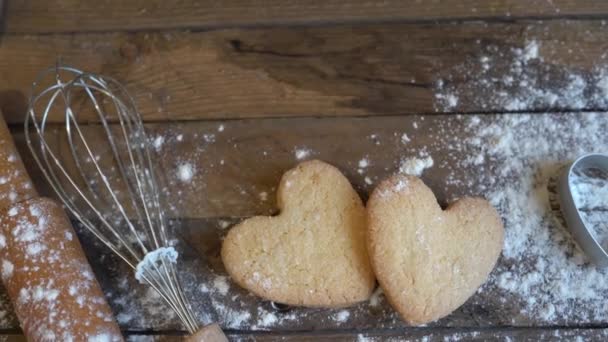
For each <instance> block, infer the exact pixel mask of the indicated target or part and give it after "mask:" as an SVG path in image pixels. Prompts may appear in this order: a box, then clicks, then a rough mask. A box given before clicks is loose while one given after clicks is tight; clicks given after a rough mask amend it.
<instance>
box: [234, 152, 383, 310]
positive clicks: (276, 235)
mask: <svg viewBox="0 0 608 342" xmlns="http://www.w3.org/2000/svg"><path fill="white" fill-rule="evenodd" d="M277 199H278V207H279V209H280V210H281V212H280V214H279V215H278V216H258V217H253V218H250V219H248V220H245V221H243V222H242V223H240V224H238V225H237V226H235V227H234V228H232V229H231V230H230V232H229V233H228V235H227V236H226V238H225V239H224V242H223V244H222V260H223V262H224V265H225V267H226V270H227V271H228V273H229V274H230V276H231V277H232V279H233V280H234V281H236V282H237V283H238V284H239V285H240V286H242V287H244V288H245V289H247V290H249V291H251V292H253V293H255V294H256V295H258V296H260V297H263V298H265V299H268V300H272V301H276V302H280V303H285V304H290V305H300V306H308V307H340V306H347V305H350V304H354V303H357V302H361V301H364V300H366V299H368V298H369V296H370V295H371V293H372V291H373V289H374V285H375V278H374V274H373V271H372V268H371V265H370V261H369V257H368V253H367V247H366V242H365V234H366V214H365V207H364V206H363V203H362V202H361V199H360V198H359V195H358V194H357V193H356V192H355V190H354V189H353V188H352V186H351V184H350V183H349V181H348V180H347V179H346V177H344V175H342V173H341V172H340V171H339V170H338V169H336V168H335V167H333V166H331V165H329V164H326V163H324V162H321V161H316V160H315V161H308V162H304V163H301V164H300V165H298V166H297V167H295V168H294V169H292V170H289V171H288V172H286V173H285V174H284V175H283V178H282V179H281V183H280V185H279V188H278V191H277Z"/></svg>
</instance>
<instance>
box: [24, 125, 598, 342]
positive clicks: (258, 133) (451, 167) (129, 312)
mask: <svg viewBox="0 0 608 342" xmlns="http://www.w3.org/2000/svg"><path fill="white" fill-rule="evenodd" d="M528 126H530V127H533V129H530V130H528V131H524V132H528V133H525V134H528V135H527V136H525V137H523V138H525V139H524V140H525V141H523V142H520V141H519V138H517V136H515V137H514V136H512V135H511V134H514V133H515V132H520V131H521V130H522V129H524V128H525V127H528ZM575 126H576V127H578V128H577V129H578V130H577V131H573V132H578V133H580V134H574V133H569V131H567V130H566V128H568V127H575ZM500 127H503V129H505V131H504V132H503V133H504V134H505V137H504V139H507V140H508V141H502V140H501V139H503V137H502V136H500V135H497V134H499V133H497V132H500V130H499V128H500ZM509 127H511V129H510V130H509V129H508V128H509ZM589 127H591V128H589ZM607 127H608V116H602V115H593V114H588V113H563V114H552V115H531V116H524V115H510V116H508V115H496V116H495V115H482V116H455V115H434V116H404V117H366V118H291V119H265V120H260V119H256V120H228V121H222V122H212V121H201V122H182V123H172V124H168V123H158V124H148V125H147V128H148V129H149V131H150V132H151V137H152V138H153V144H154V145H156V146H158V150H157V152H156V153H157V154H156V156H157V157H158V159H160V163H161V165H160V166H159V169H158V170H159V171H161V172H164V173H165V174H166V175H167V179H168V187H167V190H166V191H165V192H164V193H163V198H166V199H167V202H169V203H170V204H171V205H172V208H171V210H170V214H171V216H173V217H177V218H179V220H175V221H173V224H172V227H173V229H175V234H176V235H177V236H178V240H179V241H180V246H179V249H180V251H181V253H182V254H181V255H182V259H180V260H182V277H183V278H182V280H183V283H184V284H185V290H186V293H187V295H188V296H189V297H190V298H192V299H193V307H194V308H195V310H196V312H197V315H198V316H199V317H200V318H201V320H203V321H204V320H205V318H207V319H209V320H212V321H220V322H221V323H222V324H223V326H224V327H225V328H229V329H235V330H245V331H264V330H273V331H275V330H276V331H282V332H297V331H313V330H331V331H336V330H339V331H344V330H347V331H351V330H358V329H362V330H365V329H368V330H372V329H402V328H404V327H405V324H404V323H403V322H402V321H401V320H400V319H399V317H398V316H397V314H396V313H395V312H394V311H393V310H392V309H391V308H390V307H389V306H388V304H387V303H386V301H384V300H383V299H382V296H379V297H377V300H374V301H372V302H370V303H367V302H366V303H362V304H360V305H356V306H354V307H352V308H349V309H348V310H347V312H348V314H347V315H346V316H347V318H346V319H344V321H342V320H341V319H339V318H338V317H339V316H340V312H341V311H340V310H329V309H295V308H291V309H288V310H286V311H283V310H276V309H275V308H273V307H272V306H271V304H270V303H267V302H263V301H260V300H259V299H258V298H256V297H253V296H252V295H251V294H248V293H247V292H246V291H245V290H243V289H240V288H239V287H238V286H236V285H235V284H233V283H231V282H230V281H229V280H228V279H227V278H225V276H226V274H225V272H224V269H223V266H222V263H221V260H220V259H219V250H220V245H221V238H222V236H223V235H224V234H225V233H226V231H227V228H228V227H230V226H231V225H232V224H234V223H236V222H238V221H239V220H241V219H242V218H243V217H248V216H251V215H258V214H270V213H273V212H276V205H275V200H274V193H275V188H274V187H275V186H276V184H277V182H278V180H279V177H280V175H281V174H282V173H283V172H284V171H285V170H287V169H289V168H291V167H293V166H294V165H295V164H297V163H298V158H297V157H298V155H300V156H302V155H306V156H305V157H306V158H319V159H322V160H326V161H328V162H330V163H332V164H334V165H336V166H338V167H339V168H340V169H341V170H342V171H343V172H344V173H345V175H346V176H347V177H348V178H349V179H350V180H351V182H352V183H353V185H354V186H355V188H356V189H357V190H358V191H359V192H360V193H361V195H362V197H363V198H366V197H367V194H368V193H369V191H371V189H373V186H374V184H377V183H378V182H379V181H380V180H382V179H383V178H385V177H387V176H388V175H390V174H392V173H394V172H395V171H396V170H398V169H399V166H400V162H401V161H402V160H404V159H409V158H426V157H427V156H431V157H432V159H433V161H434V165H433V166H432V167H430V168H428V169H427V170H425V171H424V173H423V174H422V179H423V180H424V181H425V182H426V183H427V184H428V185H429V186H430V187H431V188H432V189H433V191H434V192H435V194H436V195H437V198H438V201H439V202H440V203H441V204H442V205H445V204H446V203H448V202H450V201H452V200H453V199H455V198H458V197H461V196H463V195H480V196H484V195H487V194H489V193H492V191H496V190H497V189H499V190H500V189H503V190H502V192H501V194H504V195H505V196H506V195H509V194H511V193H513V192H522V193H523V194H527V193H528V192H534V194H536V193H537V192H538V195H537V196H538V198H537V197H535V196H532V195H530V196H531V197H526V198H525V199H524V200H521V201H520V200H512V201H510V202H508V203H506V204H505V203H503V204H502V206H501V207H500V208H501V214H502V215H503V218H504V219H505V222H506V228H507V231H510V232H514V231H515V232H517V231H518V229H522V227H521V226H522V225H525V224H531V225H534V227H529V229H537V230H539V231H541V232H540V233H539V234H540V237H539V236H536V235H534V236H533V237H534V238H538V239H543V238H544V239H548V238H547V237H546V236H544V235H543V234H542V231H545V230H547V231H551V232H553V233H551V234H558V236H560V239H562V242H560V246H562V247H560V248H564V249H566V245H571V244H572V240H571V238H569V237H566V236H564V235H563V232H561V230H563V227H561V226H560V225H559V223H558V220H554V219H550V220H548V221H547V222H544V221H543V222H536V221H535V222H533V223H525V222H524V223H521V222H519V221H513V220H516V219H518V218H519V217H522V216H524V217H525V216H526V215H531V214H532V213H528V210H531V209H529V208H530V207H531V206H532V207H534V208H539V207H540V208H548V207H549V205H550V204H551V203H546V201H548V200H549V199H547V198H548V197H550V196H551V194H554V193H555V189H554V188H555V187H554V186H553V188H551V187H550V186H549V185H547V183H549V184H550V182H549V180H548V179H546V178H547V177H550V176H551V174H552V172H555V171H556V170H557V166H556V164H557V165H559V163H563V162H566V161H567V160H569V159H571V158H573V157H574V156H575V155H576V153H582V152H583V150H584V149H588V148H592V150H587V151H586V152H592V151H594V150H599V149H601V148H602V146H606V145H607V144H608V140H607V139H608V137H606V136H605V135H602V134H599V133H598V132H604V131H605V129H606V128H607ZM483 132H485V133H483ZM478 134H481V135H478ZM483 134H486V135H483ZM520 134H522V133H520ZM480 136H481V137H482V138H479V137H480ZM15 137H16V142H17V145H18V146H19V147H20V148H21V150H22V151H24V150H25V147H24V142H23V136H22V134H21V133H19V132H16V133H15ZM161 137H162V138H161ZM159 138H161V139H160V140H158V139H159ZM520 138H522V137H520ZM530 139H533V140H534V144H533V145H534V146H530V145H529V144H530ZM593 139H595V140H593ZM590 141H593V142H594V143H593V144H591V143H590ZM564 142H567V144H566V143H564ZM504 144H512V145H509V146H510V147H507V148H506V152H504V154H499V155H495V154H492V153H490V152H488V150H487V149H490V150H492V149H496V148H505V146H504ZM520 144H521V145H520ZM92 145H94V146H104V145H103V144H102V143H101V142H99V141H97V140H95V141H92ZM64 148H65V147H64ZM155 148H156V147H155ZM535 149H539V151H540V152H538V154H537V155H534V158H529V157H527V155H526V154H525V153H528V152H527V151H533V150H535ZM298 151H300V152H299V153H298ZM484 151H486V152H484ZM577 151H578V152H577ZM99 153H102V151H100V152H99ZM512 153H516V154H515V155H514V154H512ZM22 155H23V156H24V162H25V164H26V166H27V167H28V170H29V171H30V172H31V173H32V176H33V177H32V178H33V179H35V180H36V181H37V185H39V184H40V183H41V182H43V181H44V180H43V179H42V177H41V175H40V174H39V173H37V172H36V167H35V166H34V164H33V163H32V161H31V159H29V158H28V156H27V153H24V152H22ZM480 156H481V157H480ZM306 158H304V159H306ZM505 158H506V159H505ZM362 160H365V161H366V162H364V163H363V164H367V165H366V166H360V165H361V161H362ZM222 161H223V162H222ZM507 163H515V164H514V165H520V166H521V169H518V168H515V169H514V168H513V166H510V168H508V169H507V170H508V172H507V173H506V174H505V173H504V170H505V167H506V166H507V165H506V164H507ZM184 164H189V165H190V167H191V169H192V170H193V172H192V174H193V177H192V178H191V179H189V177H186V178H188V179H183V177H182V178H180V176H179V167H180V166H181V165H184ZM512 165H513V164H512ZM524 166H525V167H524ZM541 167H542V168H543V169H542V170H543V171H542V173H541V174H540V175H539V174H537V173H536V172H537V171H536V168H541ZM360 169H361V171H360ZM551 170H553V171H551ZM532 178H534V180H535V181H538V182H540V184H541V185H540V186H539V188H536V187H526V186H525V185H522V187H520V188H515V189H511V188H509V186H510V184H512V183H513V182H519V183H517V184H520V183H521V184H529V183H532ZM530 186H532V185H531V184H530ZM41 189H42V190H43V191H42V192H43V193H47V194H48V193H49V192H48V188H47V189H44V188H41ZM536 201H539V202H540V204H537V203H536ZM551 205H552V204H551ZM539 210H540V209H539ZM543 210H545V209H543ZM521 213H524V214H521ZM535 215H536V214H535ZM546 215H553V213H552V212H549V213H546ZM557 215H558V217H559V214H557ZM518 222H519V223H518ZM513 234H515V233H511V234H508V235H507V236H508V238H510V239H514V238H516V237H517V236H514V235H513ZM81 237H82V240H83V243H84V244H85V250H86V251H87V253H88V256H89V258H90V260H91V263H92V264H93V268H94V270H95V271H96V275H97V276H98V278H99V280H100V282H101V283H102V287H103V288H104V290H105V291H106V294H107V295H108V297H109V298H110V303H111V305H112V306H113V308H114V310H115V312H116V313H117V315H118V317H119V320H120V321H121V324H122V325H123V327H126V328H129V329H134V330H138V329H140V330H145V329H155V330H156V331H161V330H166V329H179V327H180V326H179V323H178V321H177V320H176V319H175V317H174V316H172V315H170V314H168V313H167V311H166V310H165V309H163V308H164V306H163V305H162V303H161V302H160V300H159V299H158V298H155V297H154V296H153V295H151V293H150V292H148V291H147V290H146V288H145V287H142V286H140V285H138V284H137V283H136V282H135V280H134V279H133V277H132V276H131V275H130V274H131V271H130V270H128V269H127V266H125V265H123V264H121V263H120V262H118V260H117V258H116V257H113V256H111V255H108V254H107V251H106V250H105V249H104V248H103V246H100V245H99V244H98V243H96V242H94V240H93V239H92V237H91V236H90V235H87V234H83V233H82V232H81ZM530 239H532V237H530ZM563 239H565V240H563ZM564 241H566V242H564ZM517 243H521V242H517V241H513V240H510V242H508V243H507V245H510V246H512V245H513V244H517ZM567 251H568V250H564V251H560V250H559V249H558V250H555V249H552V250H550V252H551V253H555V254H559V253H567ZM505 253H506V252H505ZM510 253H512V252H510ZM577 253H580V252H577ZM560 255H561V254H560ZM538 257H539V256H538V255H536V254H531V256H530V260H523V261H520V260H518V259H517V258H516V257H514V256H513V255H508V254H506V255H505V257H503V258H501V259H500V261H499V263H498V265H497V267H496V270H495V271H494V273H493V275H492V277H491V280H490V281H489V282H488V284H487V285H486V286H484V288H483V290H482V291H479V292H477V293H476V294H475V295H474V296H473V297H472V298H471V299H470V300H469V301H468V302H467V303H466V304H465V305H464V306H462V307H461V308H459V309H458V310H456V311H455V312H454V313H453V314H451V315H450V316H448V317H446V318H444V319H442V320H440V321H438V322H435V323H433V324H430V325H429V327H460V328H466V327H469V328H470V327H473V326H474V327H500V326H524V327H525V326H542V325H547V324H550V325H552V326H565V325H569V326H573V325H574V326H584V325H587V326H589V325H593V326H598V327H604V326H605V325H606V321H605V318H604V316H602V315H600V314H598V312H599V311H601V309H598V307H597V305H599V304H597V303H595V302H593V301H589V300H588V299H585V298H579V297H577V295H576V294H573V296H574V298H573V299H572V300H573V301H574V303H577V304H576V305H575V304H572V305H573V306H572V307H573V308H576V310H573V309H570V306H567V304H564V303H563V302H562V303H561V304H559V305H558V304H557V303H556V309H554V312H553V313H551V312H550V311H549V313H546V312H545V311H543V310H544V309H543V307H542V306H540V304H539V305H535V306H532V307H530V306H528V305H530V304H527V303H530V302H528V301H527V300H528V298H524V297H522V296H524V294H520V293H516V292H515V293H514V292H512V291H509V290H508V288H509V286H513V285H509V284H508V281H509V278H508V277H506V278H505V274H507V275H508V274H510V273H509V272H511V271H513V272H515V270H516V269H518V267H520V266H521V265H526V264H527V263H528V262H531V263H535V261H533V260H535V258H538ZM551 262H553V261H551ZM559 262H562V261H559ZM587 270H588V272H592V271H591V270H589V269H587ZM572 271H573V270H571V269H569V271H568V272H572ZM557 276H559V275H556V274H555V273H552V274H551V277H557ZM541 279H542V277H541ZM571 281H572V279H562V280H560V282H563V283H559V284H560V286H564V287H565V288H571V287H572V286H573V285H572V284H571V283H568V282H571ZM503 282H504V283H506V285H505V284H503ZM575 282H576V286H579V285H580V284H579V283H578V279H577V280H575ZM501 284H502V285H501ZM505 286H506V288H505ZM537 286H538V284H537ZM555 286H557V284H556V285H555ZM580 286H582V285H580ZM585 286H591V285H589V284H587V285H585ZM530 291H532V292H531V294H530V298H531V299H534V300H537V298H543V299H542V300H543V301H557V300H559V298H553V297H550V298H547V297H542V296H546V295H547V293H546V292H542V291H547V290H546V288H545V289H544V290H538V291H537V290H535V289H534V290H530ZM535 291H537V292H535ZM553 291H554V288H553V287H551V290H550V291H549V292H551V293H552V292H553ZM585 296H586V295H585ZM531 303H534V301H532V302H531ZM542 303H543V305H544V304H545V303H544V302H542ZM548 304H551V302H549V303H548ZM551 305H553V304H551ZM568 305H570V304H568ZM598 310H599V311H598ZM540 312H545V313H543V314H540ZM342 317H344V315H343V316H342Z"/></svg>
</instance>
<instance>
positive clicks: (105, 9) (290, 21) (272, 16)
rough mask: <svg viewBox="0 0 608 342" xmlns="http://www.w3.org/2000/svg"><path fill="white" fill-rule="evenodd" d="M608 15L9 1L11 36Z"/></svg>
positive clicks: (411, 5) (555, 10) (543, 5)
mask: <svg viewBox="0 0 608 342" xmlns="http://www.w3.org/2000/svg"><path fill="white" fill-rule="evenodd" d="M607 12H608V5H607V4H606V3H605V2H604V1H601V0H586V1H574V0H551V1H541V0H533V1H531V2H522V1H518V0H506V1H480V0H467V1H458V0H443V1H432V2H428V1H427V2H424V1H416V0H406V1H399V0H389V1H383V2H373V1H361V0H348V1H338V0H329V1H319V0H305V1H296V0H290V1H280V0H264V1H254V0H233V1H223V2H222V3H221V4H220V3H217V2H214V1H210V0H206V1H192V0H190V1H180V2H179V4H176V3H174V2H167V1H161V0H154V1H143V0H138V1H119V0H113V1H102V2H100V1H76V0H71V1H60V0H52V1H41V0H27V1H10V2H8V7H7V18H6V19H7V22H6V30H7V32H11V33H15V32H18V33H49V32H90V31H108V30H112V31H114V30H142V29H167V28H173V29H175V28H187V29H207V28H217V27H223V28H225V27H240V26H259V25H294V24H320V23H353V22H369V21H403V20H406V21H407V20H442V19H469V20H470V19H473V20H474V19H480V18H483V19H488V18H500V19H512V18H518V17H540V18H560V17H561V18H563V17H572V16H589V17H602V16H606V14H607Z"/></svg>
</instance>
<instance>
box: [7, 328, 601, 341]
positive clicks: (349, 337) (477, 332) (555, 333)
mask: <svg viewBox="0 0 608 342" xmlns="http://www.w3.org/2000/svg"><path fill="white" fill-rule="evenodd" d="M227 335H228V338H229V339H230V341H269V342H270V341H301V342H307V341H319V340H323V341H358V342H380V341H386V340H390V341H410V342H435V341H436V342H443V341H462V340H466V341H501V342H502V341H541V340H542V341H602V340H604V339H605V338H606V336H607V335H608V331H607V329H567V328H557V329H553V328H494V329H475V328H470V329H454V328H448V329H441V328H410V329H396V330H384V331H382V330H380V331H378V330H375V331H371V332H368V331H353V332H343V333H331V332H310V333H301V332H300V333H273V332H261V333H246V332H232V333H231V332H229V333H228V334H227ZM183 336H184V333H183V332H173V333H172V334H169V332H161V333H151V334H143V333H141V332H136V331H126V332H125V338H126V340H127V341H132V342H136V341H137V342H153V341H155V342H170V341H183ZM0 341H6V342H22V341H25V338H24V337H23V336H21V335H17V334H10V335H8V334H7V335H4V334H3V335H0Z"/></svg>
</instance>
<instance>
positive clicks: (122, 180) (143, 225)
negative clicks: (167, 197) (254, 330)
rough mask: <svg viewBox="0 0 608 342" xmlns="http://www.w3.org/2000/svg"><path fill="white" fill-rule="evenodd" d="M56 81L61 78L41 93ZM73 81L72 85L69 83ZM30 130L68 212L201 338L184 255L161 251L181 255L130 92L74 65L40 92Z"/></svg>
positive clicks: (35, 151) (57, 72)
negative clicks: (179, 261)
mask: <svg viewBox="0 0 608 342" xmlns="http://www.w3.org/2000/svg"><path fill="white" fill-rule="evenodd" d="M49 75H54V76H55V77H54V80H53V81H52V82H49V83H50V85H48V86H46V87H44V88H42V89H41V90H39V87H40V86H41V85H42V84H43V83H44V81H45V80H46V79H47V78H48V76H49ZM65 76H69V77H70V79H69V80H68V81H63V78H64V77H65ZM79 101H80V104H81V106H85V105H88V106H90V107H91V108H87V107H85V108H84V111H86V110H87V109H88V110H90V111H91V110H92V113H93V118H94V120H92V122H89V123H88V124H84V122H86V119H87V117H83V116H82V113H83V112H84V111H80V110H77V109H76V104H77V103H78V102H79ZM80 109H82V108H80ZM54 113H57V114H54ZM86 113H87V114H88V113H89V112H86ZM53 115H57V116H53ZM52 117H63V120H64V125H63V127H62V128H61V127H59V129H58V128H57V125H54V124H50V120H51V118H52ZM24 126H25V138H26V142H27V145H28V147H29V148H30V150H31V151H32V155H33V157H34V160H35V161H36V162H37V164H38V165H39V166H40V169H41V170H42V172H43V174H44V176H45V178H46V179H47V180H48V182H49V184H50V185H51V187H52V189H53V190H54V191H55V192H56V194H57V196H58V197H59V198H60V200H61V201H62V202H63V203H64V205H65V207H66V208H67V209H68V210H69V211H70V212H71V213H72V215H73V216H74V217H75V218H76V219H77V220H78V221H80V222H81V224H82V225H83V226H84V227H85V228H86V229H88V230H89V231H90V232H91V233H92V234H93V235H94V236H95V237H96V238H98V239H99V240H100V241H102V242H103V243H104V244H105V245H107V246H108V247H109V248H110V249H111V250H112V252H114V253H115V254H116V255H118V256H119V257H120V258H121V259H122V260H124V261H125V262H126V263H127V264H128V265H129V266H130V267H131V268H133V269H134V270H135V271H136V277H137V278H138V280H140V281H142V280H143V281H144V282H146V283H148V284H149V285H150V286H151V287H152V288H153V289H154V290H156V291H157V292H158V293H159V295H160V296H161V297H162V298H163V299H164V300H165V301H166V302H167V303H168V305H169V306H170V307H171V308H172V309H173V310H174V311H175V313H176V315H177V317H178V318H179V319H180V320H181V321H182V323H183V324H184V326H185V327H186V329H187V330H188V331H189V332H190V333H194V332H196V330H197V329H198V323H197V321H196V319H195V316H194V313H193V312H192V309H191V307H190V305H189V304H188V301H187V299H186V296H185V294H184V291H183V289H182V288H181V286H180V284H179V279H178V276H177V271H176V265H175V260H176V258H177V255H176V254H175V255H174V256H173V257H170V256H167V255H165V254H163V253H161V252H165V251H167V250H171V251H172V252H173V253H175V251H174V250H173V249H172V248H173V247H171V245H170V241H169V238H168V233H167V226H166V217H165V213H164V210H163V206H162V204H161V200H160V194H159V193H160V187H159V185H158V180H157V175H156V172H155V170H154V169H155V168H154V164H153V162H152V158H151V153H150V148H149V146H148V139H147V137H146V132H145V129H144V126H143V122H142V121H141V118H140V116H139V112H138V111H137V108H136V105H135V101H134V100H133V98H132V97H131V96H130V95H129V93H128V92H127V90H126V89H125V88H124V86H122V85H121V84H120V83H119V82H117V81H115V80H114V79H112V78H109V77H104V76H99V75H95V74H89V73H84V72H82V71H80V70H77V69H74V68H70V67H62V66H57V67H55V68H51V69H48V70H46V71H45V72H43V73H41V75H40V76H39V77H38V79H37V80H36V82H35V83H34V85H33V87H32V96H31V98H30V102H29V108H28V112H27V115H26V120H25V125H24ZM49 131H50V132H49ZM99 135H101V139H103V144H102V143H101V142H100V141H97V140H96V139H98V138H99ZM66 145H67V146H66ZM63 149H67V151H68V153H62V151H63ZM155 253H156V254H155Z"/></svg>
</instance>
